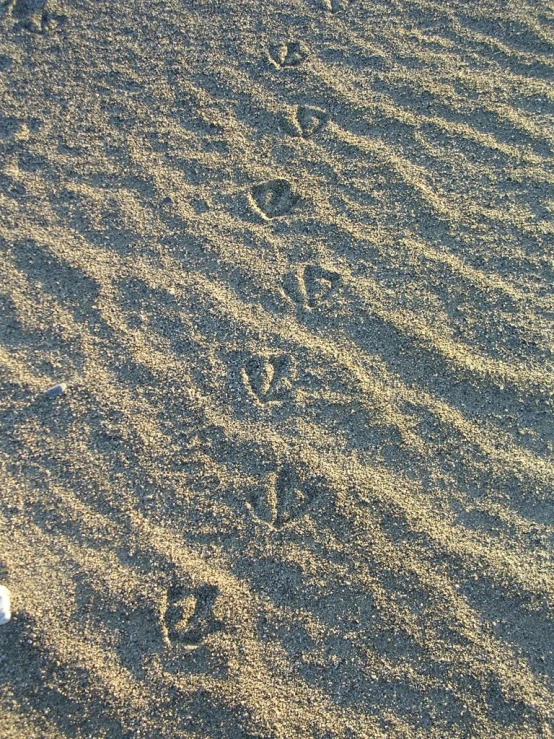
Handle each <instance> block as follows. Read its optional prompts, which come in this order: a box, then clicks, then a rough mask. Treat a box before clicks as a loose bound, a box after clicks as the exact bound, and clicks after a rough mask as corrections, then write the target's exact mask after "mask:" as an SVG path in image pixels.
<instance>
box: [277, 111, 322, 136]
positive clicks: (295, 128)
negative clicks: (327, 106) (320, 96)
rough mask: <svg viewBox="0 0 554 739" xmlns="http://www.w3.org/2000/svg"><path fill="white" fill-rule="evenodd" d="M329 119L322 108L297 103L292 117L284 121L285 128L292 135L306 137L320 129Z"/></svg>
mask: <svg viewBox="0 0 554 739" xmlns="http://www.w3.org/2000/svg"><path fill="white" fill-rule="evenodd" d="M328 120H329V114H328V113H327V112H326V111H325V110H323V109H322V108H314V107H311V106H309V105H299V106H298V107H297V108H296V110H295V111H294V114H293V115H292V118H287V119H286V120H285V122H284V127H285V129H286V130H287V131H288V132H289V133H290V134H292V135H293V136H302V137H303V138H308V137H309V136H311V135H312V134H314V133H316V132H317V131H320V130H321V129H322V128H323V127H324V126H325V125H326V123H327V121H328Z"/></svg>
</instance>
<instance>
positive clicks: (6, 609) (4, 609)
mask: <svg viewBox="0 0 554 739" xmlns="http://www.w3.org/2000/svg"><path fill="white" fill-rule="evenodd" d="M11 617H12V612H11V610H10V591H9V590H8V588H7V587H6V586H5V585H0V626H2V625H3V624H7V623H8V621H9V620H10V618H11Z"/></svg>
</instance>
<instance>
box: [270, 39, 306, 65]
mask: <svg viewBox="0 0 554 739" xmlns="http://www.w3.org/2000/svg"><path fill="white" fill-rule="evenodd" d="M308 54H309V52H308V47H307V46H306V44H305V43H304V42H303V41H289V42H288V43H284V42H283V43H281V44H272V45H271V46H270V47H269V50H268V57H269V61H270V62H271V63H272V64H273V65H274V66H275V67H277V68H278V69H281V68H282V67H298V66H299V65H300V64H302V62H303V61H304V60H305V59H307V58H308Z"/></svg>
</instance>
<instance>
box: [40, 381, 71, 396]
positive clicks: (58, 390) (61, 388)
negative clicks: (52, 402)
mask: <svg viewBox="0 0 554 739" xmlns="http://www.w3.org/2000/svg"><path fill="white" fill-rule="evenodd" d="M66 390H67V385H66V384H65V382H60V384H59V385H54V387H51V388H50V389H49V390H47V391H46V393H45V394H46V395H48V397H49V398H57V397H58V395H61V394H62V393H65V391H66Z"/></svg>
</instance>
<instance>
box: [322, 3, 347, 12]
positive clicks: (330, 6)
mask: <svg viewBox="0 0 554 739" xmlns="http://www.w3.org/2000/svg"><path fill="white" fill-rule="evenodd" d="M322 4H323V7H324V9H325V10H329V11H330V12H331V13H339V12H340V11H341V10H346V9H347V8H349V7H350V5H351V4H352V0H322Z"/></svg>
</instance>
